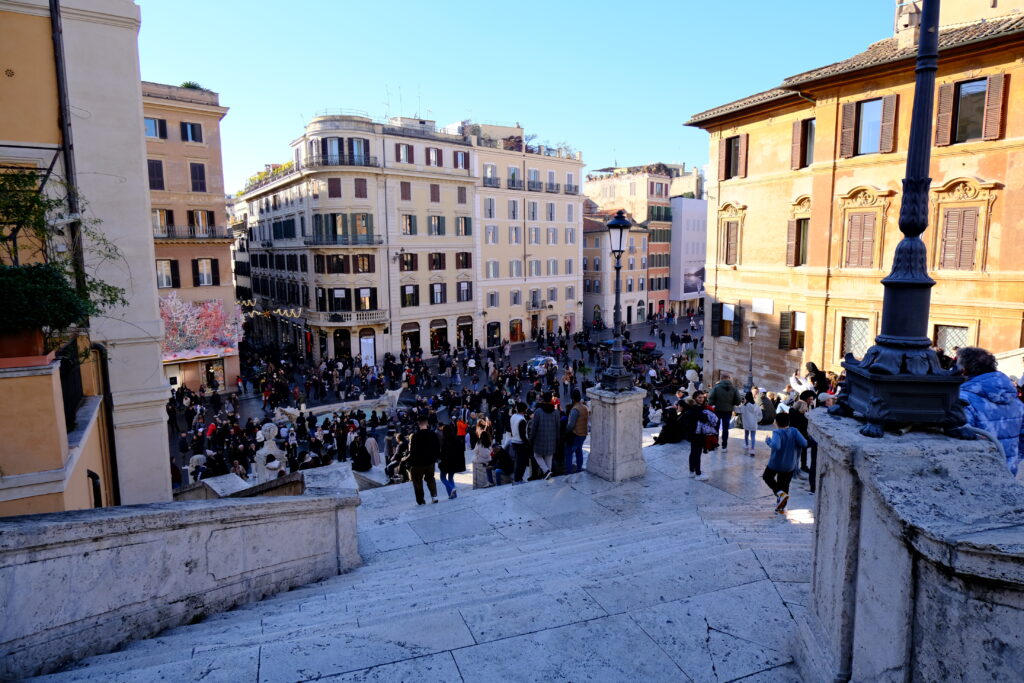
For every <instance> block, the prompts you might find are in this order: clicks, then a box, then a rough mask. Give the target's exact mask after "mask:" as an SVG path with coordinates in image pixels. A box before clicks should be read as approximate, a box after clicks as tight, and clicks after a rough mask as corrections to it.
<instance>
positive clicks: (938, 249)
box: [688, 1, 1024, 389]
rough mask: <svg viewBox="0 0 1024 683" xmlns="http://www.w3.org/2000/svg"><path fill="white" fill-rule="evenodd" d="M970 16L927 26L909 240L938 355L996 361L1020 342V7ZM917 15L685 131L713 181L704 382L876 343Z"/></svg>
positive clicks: (772, 384) (902, 13)
mask: <svg viewBox="0 0 1024 683" xmlns="http://www.w3.org/2000/svg"><path fill="white" fill-rule="evenodd" d="M960 4H962V5H966V4H967V3H960ZM972 4H973V5H976V8H975V9H977V10H978V13H977V14H975V15H973V16H978V17H981V16H985V15H988V16H987V18H986V19H985V20H983V21H972V22H969V23H951V22H954V21H962V20H963V19H964V16H962V15H958V14H956V13H955V12H953V11H952V10H950V12H946V11H945V8H944V14H943V16H942V23H943V25H942V26H941V29H940V39H939V40H940V56H939V68H938V76H937V89H936V102H935V112H936V116H935V121H933V122H932V123H933V125H934V145H935V146H934V148H933V150H932V161H931V173H930V175H931V177H932V185H931V205H930V210H931V214H930V223H929V230H928V231H927V232H925V234H924V235H923V236H922V237H923V239H924V240H925V242H926V244H927V245H928V251H929V258H930V259H931V273H930V274H931V276H932V277H933V278H934V279H935V280H936V282H937V284H936V286H935V287H934V289H933V290H932V305H931V323H930V325H931V331H932V337H933V341H934V343H935V345H936V346H938V347H942V348H944V349H945V350H946V351H952V349H953V347H956V346H966V345H979V346H983V347H985V348H988V349H990V350H991V351H993V352H996V353H999V352H1005V351H1008V350H1011V349H1016V348H1018V347H1020V346H1024V343H1022V341H1024V340H1022V335H1024V327H1022V317H1024V242H1022V241H1021V240H1020V239H1019V231H1020V220H1019V216H1020V214H1021V213H1022V208H1024V205H1022V200H1021V198H1020V196H1019V194H1018V193H1016V192H1015V190H1016V189H1017V188H1019V187H1021V186H1022V185H1024V166H1022V165H1021V164H1020V163H1019V158H1020V156H1021V152H1020V147H1021V144H1022V141H1024V108H1022V107H1020V106H1019V102H1021V101H1024V67H1022V65H1021V61H1020V54H1021V49H1022V47H1024V19H1022V18H1021V15H1020V14H1019V12H1016V13H1014V12H1015V11H1016V10H1020V9H1022V8H1024V2H1019V1H1017V2H1000V3H999V4H998V9H993V8H991V7H989V4H990V3H987V2H986V3H980V2H978V3H972ZM994 4H995V3H992V5H994ZM982 5H984V6H985V7H984V8H983V7H982ZM916 10H917V8H916V7H915V6H914V4H913V3H901V4H900V6H899V12H898V15H897V34H896V35H894V36H892V37H890V38H887V39H885V40H881V41H879V42H877V43H875V44H873V45H871V46H869V47H868V48H867V49H866V50H865V51H864V52H862V53H860V54H858V55H855V56H854V57H851V58H850V59H847V60H844V61H841V62H838V63H836V64H832V65H829V66H826V67H822V68H819V69H814V70H811V71H807V72H805V73H802V74H798V75H796V76H792V77H790V78H787V79H786V80H785V81H784V82H783V83H782V84H781V85H780V86H779V87H778V88H775V89H772V90H768V91H765V92H762V93H758V94H756V95H752V96H750V97H747V98H744V99H742V100H738V101H736V102H732V103H729V104H726V105H723V106H721V107H716V108H715V109H711V110H709V111H705V112H702V113H700V114H696V115H694V116H693V117H692V118H691V119H690V120H689V121H688V125H691V126H697V127H700V128H703V129H705V130H707V131H708V132H709V133H710V135H711V167H712V168H716V167H717V169H718V175H717V179H716V180H713V181H710V182H708V184H707V192H708V206H709V208H708V211H709V216H708V266H707V269H708V273H707V283H706V288H707V293H708V298H709V301H710V302H713V303H712V305H709V306H708V307H707V315H708V319H707V324H706V326H705V329H706V331H707V342H706V350H705V364H706V366H707V367H706V369H707V370H709V371H712V373H714V374H717V373H718V372H719V371H722V370H729V371H732V372H733V373H734V375H737V376H740V377H743V376H745V375H746V374H747V373H746V370H747V363H748V357H749V355H751V354H752V356H753V360H754V377H755V381H756V382H757V383H758V384H764V385H766V386H768V387H769V388H770V389H781V388H782V387H783V386H785V384H786V383H787V378H788V376H789V375H790V374H791V373H792V372H793V371H794V370H795V369H797V368H798V367H802V366H803V364H804V362H806V361H814V362H816V363H817V364H818V365H819V366H821V367H822V368H823V369H832V370H836V371H839V370H840V369H841V368H840V365H839V364H840V361H841V360H842V358H843V357H844V355H845V354H846V353H852V354H853V355H854V356H856V357H860V356H862V355H863V353H864V352H865V351H866V350H867V348H868V347H869V346H870V345H871V344H872V343H873V340H874V337H875V335H876V334H878V332H879V329H880V319H879V313H880V310H881V295H882V287H881V285H880V284H879V280H881V279H882V278H883V277H884V276H885V275H886V274H888V272H889V270H890V268H891V259H892V253H893V249H894V247H895V244H896V242H897V241H898V239H899V238H900V237H901V234H900V232H899V229H898V220H899V211H900V201H901V197H902V183H901V179H902V178H903V176H904V169H905V164H906V149H907V143H908V137H909V132H910V114H911V107H912V103H913V93H914V59H915V55H916V47H915V46H916V40H915V37H916V36H915V33H916V30H917V28H916V25H917V22H916V18H915V15H914V13H915V11H916ZM1011 13H1012V14H1011ZM999 15H1009V16H999ZM1015 93H1016V94H1015ZM751 321H753V322H756V324H757V334H756V338H755V339H754V340H749V339H748V333H747V330H746V328H747V326H748V324H749V323H750V322H751ZM748 341H752V343H751V344H748Z"/></svg>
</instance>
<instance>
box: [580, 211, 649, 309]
mask: <svg viewBox="0 0 1024 683" xmlns="http://www.w3.org/2000/svg"><path fill="white" fill-rule="evenodd" d="M588 205H589V207H590V212H589V213H587V214H586V215H585V216H584V217H583V308H584V319H585V320H584V322H585V324H586V325H589V326H591V327H594V326H595V323H597V325H596V326H597V327H599V328H600V327H602V326H604V327H611V326H612V325H613V324H614V322H615V257H614V256H612V243H611V240H610V239H609V238H608V227H607V224H608V221H610V220H611V219H612V218H614V217H615V212H616V211H617V209H597V208H596V206H595V205H594V204H592V203H589V202H588ZM626 219H627V220H629V221H630V222H631V223H632V225H631V226H630V229H629V234H628V235H627V237H626V245H625V246H626V250H625V252H624V253H623V254H622V270H621V273H620V276H621V296H620V301H619V304H620V306H621V307H622V310H621V314H622V322H623V323H624V324H626V325H632V324H634V323H642V322H644V321H646V320H647V311H648V300H647V291H646V283H645V281H646V278H647V273H648V269H647V258H646V256H645V254H646V253H647V246H648V239H649V238H650V230H648V229H647V228H645V227H644V226H642V225H640V224H639V223H637V222H636V220H635V218H634V217H633V216H632V215H631V214H629V213H628V212H627V214H626Z"/></svg>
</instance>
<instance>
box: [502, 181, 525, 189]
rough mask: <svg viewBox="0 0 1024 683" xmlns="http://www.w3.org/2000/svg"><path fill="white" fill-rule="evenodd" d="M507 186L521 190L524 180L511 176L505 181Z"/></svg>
mask: <svg viewBox="0 0 1024 683" xmlns="http://www.w3.org/2000/svg"><path fill="white" fill-rule="evenodd" d="M505 187H507V188H508V189H510V190H521V189H523V181H522V180H516V179H515V178H509V179H508V180H507V181H505Z"/></svg>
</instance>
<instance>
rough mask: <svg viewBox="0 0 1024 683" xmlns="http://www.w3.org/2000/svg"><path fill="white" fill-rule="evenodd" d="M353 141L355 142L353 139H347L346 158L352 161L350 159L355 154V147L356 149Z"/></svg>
mask: <svg viewBox="0 0 1024 683" xmlns="http://www.w3.org/2000/svg"><path fill="white" fill-rule="evenodd" d="M355 140H356V139H355V138H349V139H348V158H349V159H352V157H354V156H355V155H356V154H355V147H356V145H355Z"/></svg>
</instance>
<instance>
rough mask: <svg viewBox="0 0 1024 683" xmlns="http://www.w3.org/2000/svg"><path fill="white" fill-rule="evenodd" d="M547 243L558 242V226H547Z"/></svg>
mask: <svg viewBox="0 0 1024 683" xmlns="http://www.w3.org/2000/svg"><path fill="white" fill-rule="evenodd" d="M548 244H558V228H548Z"/></svg>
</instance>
